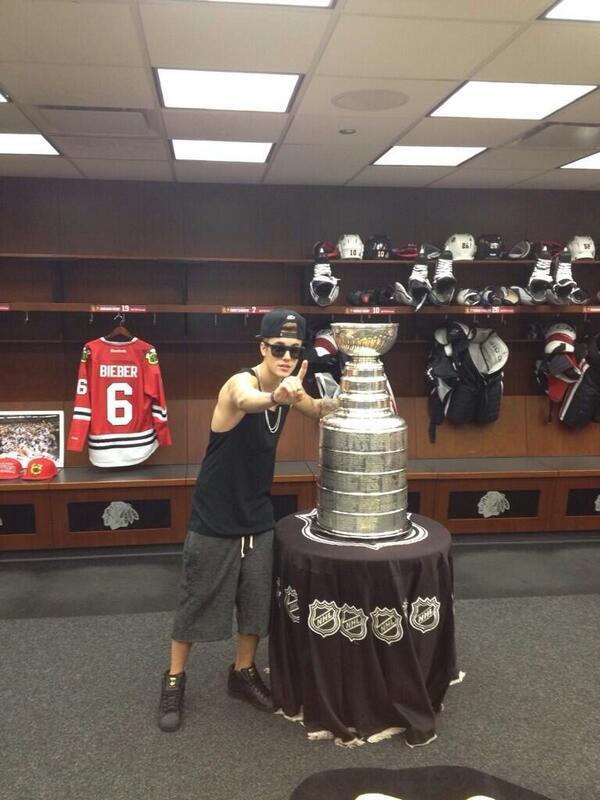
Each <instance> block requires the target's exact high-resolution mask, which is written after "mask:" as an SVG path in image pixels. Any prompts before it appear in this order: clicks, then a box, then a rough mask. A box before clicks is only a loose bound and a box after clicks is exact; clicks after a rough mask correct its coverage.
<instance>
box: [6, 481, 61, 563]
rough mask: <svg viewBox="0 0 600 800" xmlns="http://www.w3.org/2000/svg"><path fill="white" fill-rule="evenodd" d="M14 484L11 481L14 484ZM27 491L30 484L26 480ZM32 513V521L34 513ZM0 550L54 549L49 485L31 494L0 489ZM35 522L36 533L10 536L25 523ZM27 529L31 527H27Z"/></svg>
mask: <svg viewBox="0 0 600 800" xmlns="http://www.w3.org/2000/svg"><path fill="white" fill-rule="evenodd" d="M11 483H12V482H11ZM26 483H27V486H28V488H29V487H31V483H32V482H31V481H27V482H26ZM32 513H33V520H31V514H32ZM0 521H1V522H2V526H1V527H0V551H4V550H41V549H46V548H51V547H52V546H53V539H52V519H51V513H50V492H49V491H48V490H47V485H46V484H44V487H43V488H42V487H39V488H35V489H34V488H33V487H31V490H30V491H26V490H22V489H21V488H19V490H18V491H17V490H15V491H11V490H10V487H8V488H5V487H2V486H0ZM29 521H33V527H34V529H35V532H34V533H8V532H7V531H8V530H13V531H14V530H19V529H21V530H22V529H23V524H22V523H23V522H26V523H28V522H29ZM25 527H28V525H25Z"/></svg>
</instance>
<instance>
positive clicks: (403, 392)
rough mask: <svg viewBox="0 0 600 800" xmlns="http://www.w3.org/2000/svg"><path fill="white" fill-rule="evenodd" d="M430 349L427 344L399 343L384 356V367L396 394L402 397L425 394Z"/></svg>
mask: <svg viewBox="0 0 600 800" xmlns="http://www.w3.org/2000/svg"><path fill="white" fill-rule="evenodd" d="M430 348H431V345H430V344H428V343H426V342H410V343H405V342H397V343H396V345H395V346H394V348H393V349H392V350H390V351H389V353H386V354H385V355H384V356H383V358H382V362H383V366H384V369H385V372H386V375H387V377H388V380H389V382H390V385H391V387H392V390H393V392H394V394H396V395H399V396H400V397H410V396H416V397H422V396H423V395H424V394H425V391H426V382H425V366H426V364H427V357H428V355H429V350H430Z"/></svg>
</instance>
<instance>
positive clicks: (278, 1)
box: [204, 0, 333, 8]
mask: <svg viewBox="0 0 600 800" xmlns="http://www.w3.org/2000/svg"><path fill="white" fill-rule="evenodd" d="M204 2H206V3H246V4H247V5H253V6H311V7H312V8H331V4H332V2H333V0H204Z"/></svg>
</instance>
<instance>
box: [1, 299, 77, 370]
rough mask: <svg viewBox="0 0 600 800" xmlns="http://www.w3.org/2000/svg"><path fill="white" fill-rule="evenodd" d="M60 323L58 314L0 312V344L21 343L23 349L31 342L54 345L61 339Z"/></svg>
mask: <svg viewBox="0 0 600 800" xmlns="http://www.w3.org/2000/svg"><path fill="white" fill-rule="evenodd" d="M0 291H1V289H0ZM61 322H62V320H61V316H60V314H53V313H48V312H44V311H8V312H0V342H1V341H2V340H4V341H5V342H6V341H10V342H22V343H23V348H26V347H27V346H30V345H29V344H28V343H33V342H38V343H40V342H42V343H46V344H48V345H49V344H51V343H56V342H58V341H59V340H60V339H62V327H61ZM24 352H26V350H25V349H24V350H23V353H24ZM22 358H23V356H21V359H22Z"/></svg>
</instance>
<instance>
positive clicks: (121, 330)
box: [104, 314, 135, 342]
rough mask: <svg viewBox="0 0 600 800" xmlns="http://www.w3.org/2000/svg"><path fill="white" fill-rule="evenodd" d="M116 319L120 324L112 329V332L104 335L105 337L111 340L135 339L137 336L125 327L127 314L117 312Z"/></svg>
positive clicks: (127, 340) (128, 340) (129, 340)
mask: <svg viewBox="0 0 600 800" xmlns="http://www.w3.org/2000/svg"><path fill="white" fill-rule="evenodd" d="M114 319H116V320H118V324H117V325H116V326H115V327H114V328H113V329H112V331H111V332H110V333H107V334H106V336H105V337H104V338H105V339H109V340H111V341H121V342H123V341H126V342H131V341H132V339H135V336H134V335H133V334H132V333H130V332H129V331H128V330H127V328H126V327H125V324H124V323H125V314H117V315H116V317H114Z"/></svg>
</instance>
